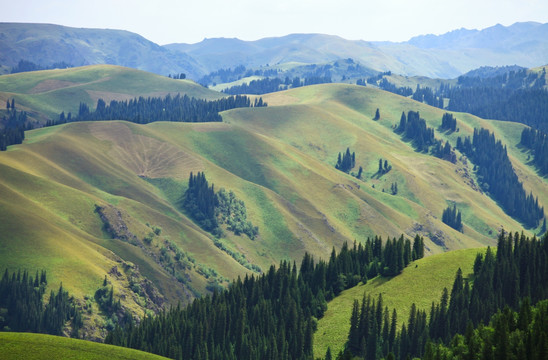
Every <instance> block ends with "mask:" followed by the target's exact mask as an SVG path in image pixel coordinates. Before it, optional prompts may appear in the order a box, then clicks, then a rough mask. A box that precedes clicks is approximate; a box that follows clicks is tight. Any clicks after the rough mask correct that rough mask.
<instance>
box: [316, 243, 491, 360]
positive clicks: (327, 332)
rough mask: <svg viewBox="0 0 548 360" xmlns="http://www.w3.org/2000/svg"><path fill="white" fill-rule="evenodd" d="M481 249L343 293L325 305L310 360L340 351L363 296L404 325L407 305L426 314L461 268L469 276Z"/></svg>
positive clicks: (426, 261)
mask: <svg viewBox="0 0 548 360" xmlns="http://www.w3.org/2000/svg"><path fill="white" fill-rule="evenodd" d="M484 251H485V249H466V250H456V251H449V252H446V253H443V254H437V255H433V256H429V257H426V258H423V259H420V260H418V261H415V262H412V263H411V264H410V265H409V266H408V267H407V268H406V269H404V270H403V272H402V273H401V274H400V275H398V276H396V277H393V278H391V279H388V278H381V277H376V278H374V279H373V280H371V281H369V282H367V284H365V285H363V284H360V285H358V286H355V287H353V288H351V289H348V290H345V291H343V292H342V293H341V294H340V295H339V296H338V297H336V298H335V299H333V300H332V301H330V302H329V303H328V307H327V311H326V313H325V315H324V317H323V318H322V319H320V320H319V322H318V331H316V333H314V357H315V358H317V357H322V356H325V352H326V351H327V347H331V352H332V353H334V354H338V352H339V351H340V350H341V349H342V348H343V346H344V343H345V342H346V339H347V337H348V331H349V329H350V315H351V313H352V304H353V302H354V300H358V301H359V302H360V303H361V301H362V299H363V296H364V294H365V296H368V295H371V297H372V298H373V299H375V300H377V299H378V296H379V294H382V296H383V304H384V306H388V309H389V310H390V315H392V309H396V311H397V315H398V326H401V324H402V323H404V322H405V323H407V320H408V318H409V310H410V307H411V304H413V303H415V304H416V306H417V308H418V309H421V310H426V311H427V313H429V310H430V307H431V304H432V302H433V301H434V302H436V303H437V302H439V301H440V298H441V294H442V291H443V288H447V289H448V290H449V291H451V287H452V285H453V281H454V279H455V274H456V273H457V270H458V269H459V268H461V270H462V273H463V276H464V277H468V276H469V275H470V274H471V273H472V266H473V264H474V259H475V258H476V255H477V254H478V253H479V252H484Z"/></svg>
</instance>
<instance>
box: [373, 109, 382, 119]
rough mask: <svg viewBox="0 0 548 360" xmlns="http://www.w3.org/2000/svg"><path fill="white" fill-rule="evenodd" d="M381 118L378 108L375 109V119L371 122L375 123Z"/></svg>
mask: <svg viewBox="0 0 548 360" xmlns="http://www.w3.org/2000/svg"><path fill="white" fill-rule="evenodd" d="M380 118H381V114H380V112H379V108H377V110H376V111H375V117H374V118H373V120H375V121H377V120H379V119H380Z"/></svg>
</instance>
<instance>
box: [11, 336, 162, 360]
mask: <svg viewBox="0 0 548 360" xmlns="http://www.w3.org/2000/svg"><path fill="white" fill-rule="evenodd" d="M0 353H1V354H2V359H5V360H12V359H13V360H16V359H17V360H38V359H82V360H85V359H93V360H102V359H104V360H130V359H131V360H141V359H142V360H145V359H150V360H161V359H166V358H165V357H162V356H158V355H154V354H150V353H146V352H143V351H138V350H133V349H127V348H123V347H119V346H112V345H105V344H99V343H95V342H91V341H84V340H76V339H67V338H64V337H59V336H51V335H43V334H30V333H5V332H0Z"/></svg>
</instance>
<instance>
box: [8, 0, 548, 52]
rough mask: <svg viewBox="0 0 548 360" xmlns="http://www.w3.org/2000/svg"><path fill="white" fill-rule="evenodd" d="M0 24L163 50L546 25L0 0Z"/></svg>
mask: <svg viewBox="0 0 548 360" xmlns="http://www.w3.org/2000/svg"><path fill="white" fill-rule="evenodd" d="M0 9H1V10H0V22H39V23H52V24H60V25H66V26H73V27H90V28H108V29H122V30H128V31H132V32H135V33H138V34H140V35H142V36H144V37H145V38H147V39H149V40H151V41H154V42H156V43H158V44H160V45H164V44H167V43H173V42H185V43H195V42H199V41H201V40H203V39H204V38H212V37H237V38H240V39H244V40H256V39H259V38H263V37H270V36H281V35H287V34H290V33H324V34H330V35H339V36H341V37H343V38H346V39H350V40H357V39H363V40H369V41H382V40H390V41H405V40H409V38H411V37H413V36H415V35H420V34H442V33H445V32H448V31H451V30H455V29H459V28H462V27H464V28H467V29H483V28H486V27H489V26H492V25H495V24H497V23H500V24H502V25H511V24H513V23H515V22H518V21H537V22H542V23H546V22H548V1H547V0H517V1H516V0H451V1H446V0H336V1H331V0H269V1H264V0H232V1H230V0H193V1H187V0H147V1H140V0H85V1H84V0H65V1H61V0H53V1H52V0H16V1H13V0H9V1H8V0H0Z"/></svg>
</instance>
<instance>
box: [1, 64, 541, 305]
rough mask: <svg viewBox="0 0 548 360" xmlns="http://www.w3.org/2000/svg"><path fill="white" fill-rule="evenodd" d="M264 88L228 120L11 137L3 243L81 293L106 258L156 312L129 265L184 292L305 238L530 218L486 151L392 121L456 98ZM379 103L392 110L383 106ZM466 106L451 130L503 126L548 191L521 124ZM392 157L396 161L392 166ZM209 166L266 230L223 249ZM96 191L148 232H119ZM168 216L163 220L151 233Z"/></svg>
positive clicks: (134, 228)
mask: <svg viewBox="0 0 548 360" xmlns="http://www.w3.org/2000/svg"><path fill="white" fill-rule="evenodd" d="M99 68H100V67H99ZM111 68H113V67H108V69H111ZM113 69H117V68H113ZM88 70H89V68H88ZM122 70H123V71H127V70H126V69H122ZM113 76H114V75H113ZM147 76H149V75H147ZM153 76H155V75H153ZM165 79H166V80H167V81H175V82H176V83H178V82H177V81H176V80H170V79H168V78H165ZM163 80H164V78H161V81H163ZM29 81H30V80H29ZM159 81H160V80H159ZM102 83H107V81H106V80H105V81H103V82H102ZM21 86H22V85H21ZM28 86H30V85H28ZM34 86H36V85H34ZM112 86H114V84H113V85H112ZM136 86H137V85H136ZM158 86H160V85H158ZM151 87H152V85H151ZM18 91H22V90H18ZM116 91H118V90H116ZM264 98H265V99H266V101H267V102H268V103H269V106H268V107H266V108H248V109H235V110H231V111H227V112H224V113H223V114H222V115H223V121H224V122H223V123H150V124H147V125H138V124H132V123H128V122H123V121H110V122H85V123H70V124H65V125H61V126H54V127H49V128H43V129H37V130H32V131H29V132H27V133H26V139H25V142H24V143H23V144H22V145H15V146H10V147H9V149H8V151H7V152H0V204H1V206H0V220H1V221H0V231H1V233H2V240H1V241H0V251H1V253H2V254H7V255H6V256H1V257H0V268H4V267H8V268H10V269H12V270H17V269H23V268H27V269H29V270H30V271H31V272H34V271H35V270H37V269H42V268H45V269H46V270H47V271H48V277H49V278H50V279H51V281H50V284H51V285H52V286H53V287H56V286H58V284H59V282H61V281H62V282H63V284H64V286H66V287H67V288H68V289H69V290H70V291H71V292H73V293H74V294H75V295H76V296H77V297H78V298H80V299H82V298H83V297H84V296H86V295H87V296H93V294H94V292H95V290H96V289H97V288H98V287H99V286H100V283H101V281H102V279H103V277H104V275H105V274H107V275H108V278H109V281H111V282H112V283H113V285H114V286H115V293H117V294H120V296H121V295H124V296H125V298H124V302H125V305H126V306H127V307H129V308H131V309H133V310H134V313H137V314H143V313H144V308H143V307H144V306H143V301H141V300H140V299H139V298H138V297H135V296H134V295H133V294H132V293H131V291H130V288H131V286H130V282H129V275H128V274H127V273H126V271H128V270H127V269H133V267H132V266H133V265H132V264H135V265H136V266H137V267H138V270H139V272H140V274H141V275H142V276H144V277H146V278H148V279H150V280H152V281H153V283H154V285H155V286H156V287H157V288H158V290H159V291H160V292H161V293H162V294H163V295H164V296H165V297H166V300H167V301H168V303H171V304H176V303H177V301H183V302H187V301H189V300H191V299H192V298H193V297H194V296H195V295H196V294H195V293H194V292H200V293H205V292H206V288H207V287H208V286H209V288H211V287H210V286H211V285H212V283H213V284H215V283H214V282H213V280H214V278H215V281H217V282H218V283H221V284H223V285H226V284H227V283H228V279H233V278H235V277H237V276H238V275H244V274H245V273H250V272H251V271H250V270H249V265H257V266H259V267H260V268H261V269H262V270H263V271H264V270H267V269H268V267H269V266H270V265H272V264H276V263H278V262H279V261H280V260H281V259H291V260H296V261H298V260H299V259H301V257H302V255H303V254H304V252H305V251H307V252H309V253H312V254H313V255H314V256H315V258H316V259H317V258H320V257H321V258H324V259H325V258H327V257H328V256H329V253H330V251H331V249H332V247H333V246H335V247H340V246H341V245H342V243H343V242H344V241H349V242H353V241H363V240H364V239H366V238H367V237H368V236H374V235H381V236H382V237H383V239H386V237H388V236H390V237H399V236H400V235H401V234H405V235H406V236H408V237H413V236H415V235H416V234H419V235H421V236H424V238H425V244H426V247H427V253H429V254H432V253H440V252H443V251H446V250H452V249H462V248H472V247H480V246H482V245H486V244H493V243H494V242H495V238H496V235H497V233H498V232H499V231H500V229H501V228H502V227H504V228H505V229H508V230H519V229H521V228H522V226H521V224H519V223H518V222H516V221H515V220H513V219H512V218H510V217H508V216H507V215H506V214H505V213H504V212H503V211H502V210H501V209H500V208H499V207H498V206H497V204H496V202H494V201H493V200H492V199H491V198H489V197H488V196H486V195H485V194H483V193H481V192H480V191H479V190H478V188H477V187H476V186H475V185H474V184H477V179H475V176H474V171H473V166H472V164H470V163H465V162H464V161H462V160H459V162H458V163H457V164H451V163H449V162H447V161H443V160H440V159H437V158H435V157H433V156H431V155H428V154H422V153H417V152H415V151H414V150H413V147H412V146H411V144H409V143H407V142H404V141H402V140H401V138H400V136H399V135H398V134H395V133H394V131H393V127H394V126H395V125H396V124H397V123H398V122H399V119H400V116H401V113H402V111H405V112H407V111H409V110H415V111H420V113H421V117H423V118H425V119H426V121H427V123H428V124H429V126H431V127H434V128H436V129H437V127H438V126H439V125H440V124H441V118H442V115H443V113H444V111H443V110H440V109H436V108H432V107H430V106H426V105H423V104H419V103H417V102H415V101H412V100H410V99H407V98H403V97H400V96H397V95H393V94H390V93H387V92H384V91H380V90H374V89H369V88H364V87H357V86H349V85H340V84H328V85H321V86H311V87H304V88H298V89H294V90H290V91H286V92H281V93H275V94H269V95H266V96H265V97H264ZM63 101H64V100H63ZM377 108H379V110H380V114H381V119H380V120H379V121H373V120H372V117H373V115H374V114H375V110H376V109H377ZM56 111H57V112H58V110H56ZM456 117H457V120H458V126H459V132H456V133H453V134H445V133H440V132H438V131H436V137H438V138H441V139H448V140H450V141H451V144H452V145H454V144H455V142H456V137H457V136H458V135H464V134H468V135H469V134H471V133H472V131H473V128H474V127H478V126H483V127H486V128H488V129H490V130H491V131H495V136H496V137H497V138H499V139H501V140H502V141H503V142H504V143H505V144H507V146H508V151H509V154H510V156H511V159H512V161H513V163H514V167H515V168H516V170H517V173H518V175H519V176H520V179H521V180H522V181H523V182H524V186H525V187H526V189H528V190H532V191H533V193H534V194H535V195H537V196H538V197H539V202H540V203H541V204H546V199H547V188H546V183H545V180H544V179H542V178H539V177H538V176H537V175H536V174H535V170H534V168H532V167H531V166H529V165H527V154H526V153H522V152H521V149H519V147H518V146H517V142H518V141H519V134H520V131H521V129H522V128H523V126H522V125H519V124H512V123H503V122H496V121H486V120H482V119H479V118H477V117H474V116H470V115H466V114H456ZM347 147H350V150H351V151H353V152H355V153H356V167H355V168H354V169H353V172H354V173H356V172H357V169H358V168H359V166H363V169H364V173H363V178H362V180H359V179H356V178H355V177H353V176H351V175H348V174H345V173H342V172H340V171H338V170H336V169H335V168H334V164H335V162H336V159H337V154H338V153H339V152H343V151H345V150H346V148H347ZM458 155H459V157H460V154H458ZM379 158H382V159H383V160H387V161H388V163H389V164H390V165H391V166H392V170H391V171H390V172H388V173H387V174H384V175H382V176H381V175H379V174H377V169H378V163H379ZM198 171H204V172H205V174H206V176H207V179H208V181H209V182H210V183H213V184H215V189H219V188H221V187H224V188H225V189H227V190H232V191H234V193H235V194H236V196H237V197H238V198H240V199H242V200H243V201H244V202H245V204H246V207H247V215H248V219H249V220H250V221H251V222H252V223H253V224H254V225H256V226H258V227H259V236H258V237H257V238H256V239H255V240H250V239H249V238H248V237H247V236H245V235H242V236H235V235H233V234H232V233H230V232H229V231H226V229H225V231H224V236H223V238H222V239H221V242H222V244H223V246H224V247H225V249H224V250H221V249H220V248H219V247H218V246H216V245H215V242H214V240H213V239H212V236H211V235H210V234H208V233H207V232H205V231H203V230H202V229H200V228H199V227H198V226H197V225H196V224H194V223H193V221H192V220H191V219H189V218H188V217H187V216H186V215H185V214H184V212H183V211H182V206H181V198H182V196H183V194H184V191H185V190H186V188H187V180H188V177H189V174H190V172H194V173H196V172H198ZM394 183H397V184H398V193H397V194H396V195H392V194H391V191H390V190H391V185H392V184H394ZM453 202H456V203H457V206H458V207H459V209H460V210H461V211H462V212H463V223H464V233H460V232H457V231H455V230H453V229H451V228H450V227H448V226H446V225H445V224H443V223H442V222H441V215H442V212H443V210H444V209H445V208H446V207H447V206H448V205H450V204H453ZM97 207H101V208H103V209H106V210H105V211H107V213H108V214H110V215H109V216H110V220H111V221H118V220H119V221H120V222H121V224H122V225H120V227H121V228H122V230H123V231H124V232H126V233H128V234H131V235H132V236H134V238H135V239H136V240H135V241H127V240H126V241H122V240H118V239H113V236H112V234H109V233H107V232H106V231H105V229H104V220H103V219H102V218H101V215H100V214H99V213H98V212H97V211H96V208H97ZM154 227H158V228H161V234H159V235H158V236H154V237H153V241H152V242H151V244H150V245H147V244H145V243H144V238H145V237H146V236H147V235H148V234H149V233H150V232H151V231H152V229H153V228H154ZM533 230H534V231H536V230H538V229H533ZM531 232H533V231H531ZM169 242H172V243H174V244H175V245H176V246H177V247H178V248H179V249H180V250H181V251H183V252H184V253H185V254H186V255H188V256H189V258H192V259H194V260H195V261H194V263H192V264H187V265H188V267H187V268H186V270H185V274H186V275H185V279H179V281H178V280H177V279H176V277H175V275H174V274H173V273H172V272H170V271H169V270H168V269H166V266H165V265H166V264H165V261H164V262H162V261H163V260H161V259H160V258H161V256H160V253H161V248H162V247H165V246H167V245H166V244H168V243H169ZM217 245H218V244H217ZM172 260H173V255H172ZM245 265H247V266H248V267H247V268H246V267H245ZM115 266H116V267H117V268H118V269H119V271H120V272H121V274H122V275H121V276H118V275H117V273H116V271H114V270H113V268H114V267H115ZM120 269H123V270H120ZM132 271H133V270H132ZM213 271H214V272H216V273H217V274H218V276H217V277H215V274H213V277H212V275H211V274H212V272H213ZM181 280H184V282H186V283H185V285H182V284H181V282H183V281H181ZM193 291H194V292H193Z"/></svg>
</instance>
